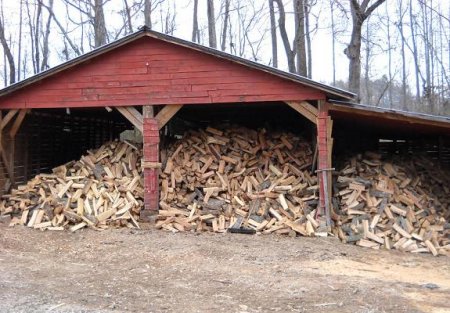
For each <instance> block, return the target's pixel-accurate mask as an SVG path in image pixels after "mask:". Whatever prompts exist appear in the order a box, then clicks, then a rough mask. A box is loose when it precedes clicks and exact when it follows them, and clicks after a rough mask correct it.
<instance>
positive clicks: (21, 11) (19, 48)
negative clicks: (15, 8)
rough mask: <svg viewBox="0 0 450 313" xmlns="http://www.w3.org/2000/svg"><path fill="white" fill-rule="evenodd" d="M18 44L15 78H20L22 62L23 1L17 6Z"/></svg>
mask: <svg viewBox="0 0 450 313" xmlns="http://www.w3.org/2000/svg"><path fill="white" fill-rule="evenodd" d="M19 10H20V13H19V23H20V24H19V46H18V52H17V54H18V56H17V80H18V81H20V79H21V63H22V24H23V15H22V14H23V2H22V1H20V6H19Z"/></svg>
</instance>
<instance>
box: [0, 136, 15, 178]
mask: <svg viewBox="0 0 450 313" xmlns="http://www.w3.org/2000/svg"><path fill="white" fill-rule="evenodd" d="M0 151H1V152H0V154H1V156H2V161H3V164H4V165H5V168H6V173H7V174H8V177H9V179H10V181H11V182H12V180H13V177H14V173H13V169H12V168H11V163H10V160H8V157H7V156H6V151H5V149H3V144H2V142H0Z"/></svg>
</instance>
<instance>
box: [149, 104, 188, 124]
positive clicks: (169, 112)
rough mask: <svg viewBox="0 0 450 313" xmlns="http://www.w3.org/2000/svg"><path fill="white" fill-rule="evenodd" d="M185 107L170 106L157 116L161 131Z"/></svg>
mask: <svg viewBox="0 0 450 313" xmlns="http://www.w3.org/2000/svg"><path fill="white" fill-rule="evenodd" d="M182 107H183V104H168V105H166V106H164V108H163V109H162V110H161V111H159V113H158V114H157V115H156V117H155V118H156V120H157V121H158V127H159V129H161V128H163V127H164V126H165V125H166V124H167V123H168V122H169V121H170V120H171V119H172V117H173V116H174V115H175V114H176V113H177V112H178V111H179V110H180V109H181V108H182Z"/></svg>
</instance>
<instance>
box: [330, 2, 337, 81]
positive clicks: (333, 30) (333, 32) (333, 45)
mask: <svg viewBox="0 0 450 313" xmlns="http://www.w3.org/2000/svg"><path fill="white" fill-rule="evenodd" d="M330 15H331V53H332V54H333V56H332V63H333V85H336V25H335V24H334V0H330Z"/></svg>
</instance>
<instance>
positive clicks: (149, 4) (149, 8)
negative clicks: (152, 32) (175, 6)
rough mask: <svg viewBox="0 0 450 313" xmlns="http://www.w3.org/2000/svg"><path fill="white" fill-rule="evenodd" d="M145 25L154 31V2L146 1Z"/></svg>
mask: <svg viewBox="0 0 450 313" xmlns="http://www.w3.org/2000/svg"><path fill="white" fill-rule="evenodd" d="M144 24H145V26H147V27H148V28H150V29H152V0H144Z"/></svg>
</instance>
